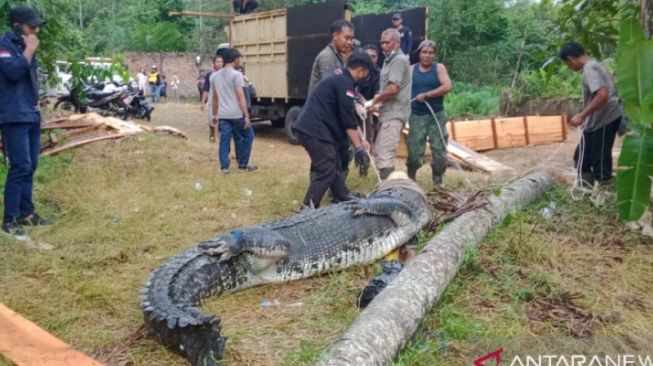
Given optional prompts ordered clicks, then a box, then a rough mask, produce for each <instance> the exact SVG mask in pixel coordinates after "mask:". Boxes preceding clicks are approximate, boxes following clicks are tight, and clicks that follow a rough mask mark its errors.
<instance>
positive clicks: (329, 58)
mask: <svg viewBox="0 0 653 366" xmlns="http://www.w3.org/2000/svg"><path fill="white" fill-rule="evenodd" d="M331 35H332V37H333V38H332V40H331V43H329V44H328V45H327V46H326V47H324V49H323V50H322V51H320V53H318V55H317V57H315V61H314V62H313V69H312V71H311V79H310V81H309V83H308V93H309V94H310V93H311V92H312V91H313V88H315V84H317V83H318V81H320V80H322V79H324V78H325V77H327V76H329V75H331V74H333V73H334V71H335V70H336V69H344V67H345V64H346V62H347V57H348V55H349V54H351V51H352V47H353V44H354V25H353V24H351V23H350V22H348V21H346V20H342V19H339V20H336V21H334V22H333V24H331Z"/></svg>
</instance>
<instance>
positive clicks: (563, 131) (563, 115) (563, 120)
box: [560, 113, 567, 141]
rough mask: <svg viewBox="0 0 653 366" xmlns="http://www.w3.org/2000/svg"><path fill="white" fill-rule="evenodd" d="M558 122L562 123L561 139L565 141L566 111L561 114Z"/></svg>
mask: <svg viewBox="0 0 653 366" xmlns="http://www.w3.org/2000/svg"><path fill="white" fill-rule="evenodd" d="M560 123H562V141H567V113H563V114H562V116H561V118H560Z"/></svg>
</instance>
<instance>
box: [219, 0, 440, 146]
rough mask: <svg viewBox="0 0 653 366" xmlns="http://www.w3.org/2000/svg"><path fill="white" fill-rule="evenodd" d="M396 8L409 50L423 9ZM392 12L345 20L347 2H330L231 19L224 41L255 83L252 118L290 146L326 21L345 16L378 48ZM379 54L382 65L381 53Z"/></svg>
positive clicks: (420, 33)
mask: <svg viewBox="0 0 653 366" xmlns="http://www.w3.org/2000/svg"><path fill="white" fill-rule="evenodd" d="M398 12H399V13H401V14H402V18H403V20H404V22H403V24H404V25H405V26H408V27H409V28H410V29H411V30H412V33H413V45H412V49H415V48H416V47H417V45H418V44H419V42H421V41H422V40H424V39H425V36H426V34H427V21H426V20H427V16H428V9H427V8H425V7H417V8H411V9H405V10H402V11H398ZM393 13H395V12H392V13H384V14H366V15H361V16H354V17H353V18H351V10H350V8H349V4H348V2H347V1H345V0H334V1H329V2H324V3H318V4H310V5H300V6H294V7H290V8H287V9H277V10H270V11H264V12H254V13H249V14H244V15H237V16H234V17H232V18H231V20H230V22H229V43H230V44H231V47H234V48H237V49H238V50H239V51H240V52H241V54H242V63H243V65H244V68H245V72H246V74H247V77H248V78H249V80H250V81H251V82H252V84H254V86H255V87H256V96H255V97H254V98H253V100H252V111H251V117H252V118H253V120H259V121H266V120H269V121H271V122H272V125H273V126H274V127H279V128H281V127H283V128H285V133H286V136H287V138H288V140H289V141H290V142H291V143H293V144H296V143H297V138H296V137H295V135H294V133H293V130H292V126H293V123H294V122H295V121H296V120H297V118H298V117H299V115H300V113H301V109H302V106H303V105H304V102H305V101H306V98H307V94H308V84H309V80H310V76H311V70H312V66H313V61H314V60H315V57H316V56H317V54H318V53H319V52H320V51H321V50H322V49H324V47H326V46H327V44H329V43H330V42H331V33H330V28H331V23H332V22H333V21H335V20H337V19H350V20H351V21H352V23H353V24H354V27H355V38H356V39H357V40H359V41H360V43H361V45H366V44H370V43H372V44H375V45H377V47H379V38H380V37H381V33H382V32H383V31H384V30H385V29H387V28H391V27H392V22H391V18H392V14H393ZM379 50H380V47H379ZM379 56H380V59H379V62H380V64H382V62H383V55H382V54H381V55H379Z"/></svg>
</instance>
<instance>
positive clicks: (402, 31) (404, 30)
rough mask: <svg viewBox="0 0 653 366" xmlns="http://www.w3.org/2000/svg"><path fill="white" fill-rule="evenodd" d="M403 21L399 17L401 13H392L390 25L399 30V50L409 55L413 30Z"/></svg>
mask: <svg viewBox="0 0 653 366" xmlns="http://www.w3.org/2000/svg"><path fill="white" fill-rule="evenodd" d="M403 23H404V20H403V18H402V17H401V13H394V14H393V15H392V25H393V26H394V27H395V29H396V30H398V31H399V37H401V52H403V53H404V54H405V55H409V54H410V51H411V49H412V48H413V32H411V31H410V28H408V27H406V26H405V25H404V24H403Z"/></svg>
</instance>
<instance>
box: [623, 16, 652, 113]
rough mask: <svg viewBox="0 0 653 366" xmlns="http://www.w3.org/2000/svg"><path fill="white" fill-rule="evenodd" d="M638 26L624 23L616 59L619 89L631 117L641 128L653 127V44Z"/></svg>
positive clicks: (633, 22)
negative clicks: (652, 103)
mask: <svg viewBox="0 0 653 366" xmlns="http://www.w3.org/2000/svg"><path fill="white" fill-rule="evenodd" d="M643 37H644V35H643V31H642V28H641V26H640V25H639V23H637V22H636V21H633V20H632V19H630V20H626V21H624V23H623V24H622V28H621V36H620V42H619V59H618V60H617V89H618V90H619V95H620V96H621V98H622V99H623V101H624V103H625V105H626V112H627V114H628V117H630V119H631V120H633V121H634V122H636V123H639V124H641V125H642V126H650V125H651V124H653V105H651V103H647V101H651V100H653V99H652V98H653V62H651V60H653V42H651V41H646V39H645V38H643Z"/></svg>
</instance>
